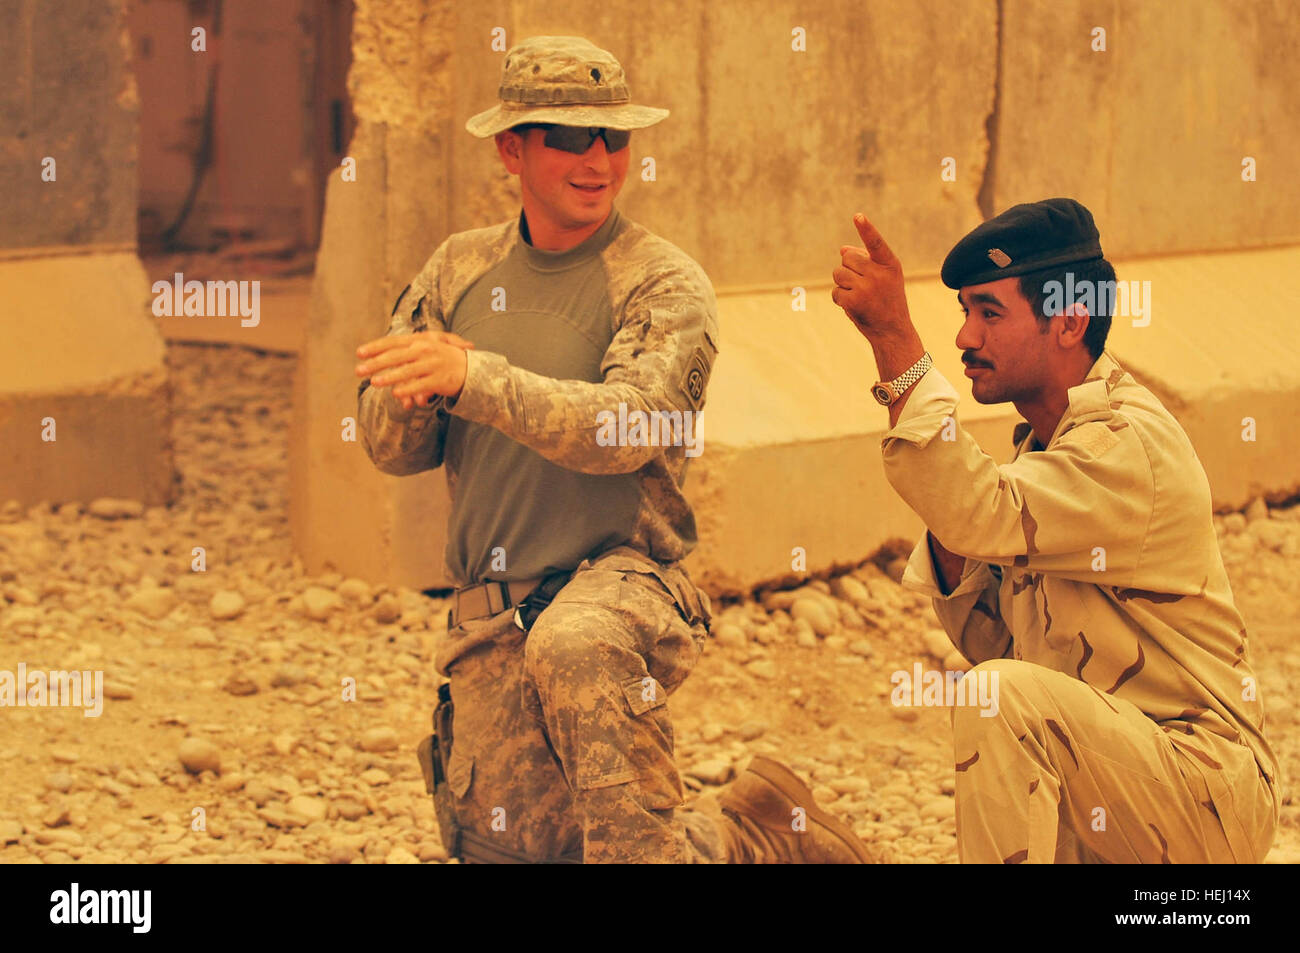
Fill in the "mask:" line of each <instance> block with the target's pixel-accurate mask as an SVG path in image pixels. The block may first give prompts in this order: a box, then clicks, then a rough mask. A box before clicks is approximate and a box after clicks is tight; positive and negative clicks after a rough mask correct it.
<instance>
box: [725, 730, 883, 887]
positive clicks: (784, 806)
mask: <svg viewBox="0 0 1300 953" xmlns="http://www.w3.org/2000/svg"><path fill="white" fill-rule="evenodd" d="M718 803H719V805H720V806H721V807H722V815H723V817H724V818H725V820H726V823H724V825H723V828H724V831H725V833H726V837H727V841H728V843H727V858H728V861H729V862H730V863H733V864H870V863H874V862H875V859H874V858H873V857H872V856H871V854H870V852H869V851H868V850H867V846H866V844H864V843H863V842H862V838H860V837H858V836H857V835H856V834H854V833H853V831H852V830H850V829H849V827H848V825H847V824H845V823H844V822H842V821H839V820H837V819H836V818H834V817H832V816H831V815H830V814H828V813H827V812H826V811H824V810H823V809H822V808H820V807H818V806H817V802H816V801H814V800H813V795H812V791H810V790H808V787H807V786H806V785H805V784H804V783H803V782H802V781H800V780H799V778H798V777H797V776H796V775H795V773H794V772H793V771H791V770H790V769H789V768H787V767H786V766H785V765H783V764H781V763H780V762H778V761H773V760H772V759H771V758H765V757H763V756H762V755H756V756H755V757H754V759H753V760H752V761H751V762H750V763H749V767H748V768H746V769H745V771H744V772H743V773H741V775H740V776H739V777H738V778H736V780H735V781H733V782H732V783H731V784H730V785H729V786H728V787H727V788H726V790H724V791H723V792H722V793H720V794H719V795H718Z"/></svg>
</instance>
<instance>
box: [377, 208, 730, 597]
mask: <svg viewBox="0 0 1300 953" xmlns="http://www.w3.org/2000/svg"><path fill="white" fill-rule="evenodd" d="M521 221H522V219H516V220H511V221H508V222H504V223H502V224H499V225H496V226H492V227H490V228H484V229H477V230H474V231H468V232H461V233H458V234H455V235H452V236H451V237H450V238H448V239H447V240H446V241H444V242H443V243H442V245H441V246H439V248H438V249H437V250H436V251H435V252H434V253H433V255H432V257H430V258H429V260H428V262H427V263H426V264H425V265H424V267H423V268H422V269H421V270H420V272H419V274H418V275H416V277H415V278H414V279H413V280H412V282H411V284H410V285H409V286H408V287H407V288H406V289H405V290H404V291H403V292H402V294H401V295H400V297H399V299H398V301H397V304H396V306H395V307H394V309H393V313H392V320H391V323H390V325H389V328H388V334H390V335H394V334H410V333H412V332H418V331H425V330H429V331H436V330H451V331H457V332H458V333H459V331H458V329H462V328H465V325H466V320H467V318H466V315H464V314H463V312H464V311H465V310H466V309H465V308H461V304H462V302H463V301H465V299H466V297H467V293H470V292H471V289H473V292H472V293H470V294H469V298H470V299H472V300H474V299H481V298H482V295H483V294H484V293H486V292H485V291H484V289H483V287H481V286H480V287H478V288H474V286H475V284H476V283H477V282H479V281H480V279H482V278H483V277H484V276H485V275H486V274H487V273H488V272H490V271H493V269H495V268H497V267H498V266H502V267H504V264H503V263H505V261H506V259H507V256H510V255H511V253H512V250H516V246H517V245H520V244H521V243H522V242H523V237H522V235H521V232H520V222H521ZM602 231H603V232H606V234H605V236H604V238H603V239H602V242H607V244H604V245H603V247H602V248H601V249H600V251H599V263H600V266H599V269H598V272H597V277H596V278H595V279H593V281H594V282H595V283H597V284H599V283H601V282H603V288H604V299H603V300H601V301H600V307H599V308H598V309H597V310H598V311H599V312H600V313H601V314H604V313H608V315H609V319H608V322H607V323H608V327H604V326H603V325H604V324H605V322H604V321H603V319H600V320H598V321H597V323H598V324H599V325H601V326H599V327H595V328H592V327H584V328H583V333H584V334H587V335H588V336H590V337H592V338H593V339H599V340H594V344H595V345H596V346H597V347H598V350H597V351H596V352H595V353H596V355H597V358H596V359H594V360H593V363H592V373H591V375H590V379H586V380H577V379H556V377H554V376H548V375H546V374H542V373H537V372H536V371H535V370H531V369H529V367H528V364H529V363H530V362H531V361H532V359H533V356H532V355H531V354H526V353H521V352H520V350H519V348H518V347H517V346H516V347H515V360H514V362H513V363H512V362H511V361H510V360H507V359H506V357H505V356H503V355H502V354H500V353H494V352H493V351H491V350H486V349H481V348H476V349H475V350H471V351H469V352H468V355H467V358H468V368H467V376H466V379H465V384H464V387H463V389H462V391H461V393H460V394H459V395H458V397H457V398H456V399H454V400H449V399H443V398H439V399H436V400H433V401H431V402H430V406H428V407H423V408H422V407H413V408H411V409H410V410H404V409H403V408H402V406H401V404H400V403H399V402H398V401H397V400H395V399H394V398H393V396H392V391H391V388H387V387H385V388H373V389H372V388H369V387H368V386H367V385H368V384H369V381H365V382H363V383H362V385H361V388H360V390H359V396H358V401H359V415H358V420H359V422H360V430H361V433H362V440H363V444H364V446H365V448H366V452H367V453H368V454H369V456H370V458H371V460H372V461H374V463H375V465H376V466H377V467H378V468H379V469H380V470H382V471H383V472H385V473H390V474H394V475H399V476H401V475H406V474H411V473H416V472H419V471H421V470H426V469H430V468H435V467H438V466H440V465H443V464H444V463H445V464H446V471H447V482H448V486H449V489H450V491H451V496H452V500H453V503H452V506H453V523H454V520H455V515H456V500H457V497H458V487H459V486H460V485H461V482H462V481H473V480H475V477H476V473H475V472H472V471H462V470H461V469H460V468H458V466H457V465H456V464H457V463H458V461H457V460H455V459H453V455H452V454H451V453H450V452H449V453H448V455H447V457H446V459H444V448H445V447H446V446H449V444H448V430H449V427H451V428H455V427H456V426H457V423H456V420H455V418H459V420H460V421H461V424H460V425H459V426H461V428H462V432H463V429H464V428H465V426H466V425H468V426H470V427H475V426H477V427H486V428H494V429H495V430H496V431H499V432H500V433H501V434H504V435H505V436H506V437H508V438H509V439H510V440H512V441H515V442H517V443H518V444H521V445H523V446H524V447H526V448H528V449H529V450H530V451H532V452H534V453H536V454H538V455H540V456H541V457H542V458H544V459H545V460H547V461H550V462H551V463H553V464H556V465H558V466H559V467H561V468H564V469H565V470H568V471H577V472H578V473H582V474H596V475H614V474H630V475H632V476H629V477H626V478H625V479H626V480H627V481H630V483H631V488H630V490H629V493H630V497H631V505H630V506H629V507H627V508H626V509H627V518H626V519H624V517H623V516H621V515H620V517H619V523H620V527H619V530H618V533H617V535H619V536H622V538H621V539H611V540H609V544H608V545H607V546H604V548H605V549H608V548H612V547H613V546H617V545H626V546H629V547H631V548H633V549H635V550H637V551H639V552H642V553H644V554H645V555H647V556H649V557H650V558H651V559H654V560H656V561H658V562H660V563H674V562H676V561H678V560H680V559H682V558H683V557H684V556H686V554H687V553H689V552H690V550H691V549H692V548H693V546H694V544H695V540H696V534H695V522H694V516H693V514H692V512H691V509H690V506H689V505H688V504H687V502H686V499H685V497H684V495H683V492H682V484H683V480H684V471H685V467H686V463H687V462H688V456H690V455H691V454H688V453H687V449H688V448H687V447H684V446H680V445H678V446H663V445H653V444H650V442H649V441H647V440H645V439H642V440H639V441H638V440H634V439H629V440H626V441H625V442H624V443H623V444H622V445H609V444H610V441H609V440H608V439H603V440H602V439H598V438H599V437H600V436H601V435H600V430H601V427H602V421H605V422H606V423H607V421H608V420H609V418H610V417H611V416H612V415H615V414H618V413H619V412H620V405H622V406H623V407H625V408H626V412H627V414H628V415H630V416H631V415H635V412H637V411H640V412H642V413H644V414H647V415H654V414H656V413H659V414H662V415H665V419H666V416H667V415H670V414H673V413H675V412H677V413H680V412H691V413H698V412H699V411H700V410H701V409H702V408H703V404H704V396H705V388H706V386H707V382H708V377H709V374H710V372H711V370H712V366H713V361H714V359H715V357H716V354H717V345H716V343H715V342H716V341H717V339H718V325H717V308H716V302H715V299H714V294H713V289H712V286H711V285H710V283H709V280H708V278H707V277H706V276H705V274H704V272H703V270H702V269H701V268H700V267H699V265H698V264H696V263H695V261H693V260H692V259H691V258H690V257H688V256H687V255H686V254H685V253H684V252H682V251H680V250H679V249H677V248H676V247H675V246H673V245H672V244H670V243H669V242H667V241H665V240H664V239H662V238H659V237H657V236H655V235H654V234H653V233H651V232H650V231H648V230H647V229H645V228H643V227H642V226H640V225H637V224H635V223H633V222H631V221H629V220H628V219H626V218H621V217H619V213H618V212H617V211H614V212H612V213H611V217H610V219H608V220H607V223H606V226H603V227H602ZM518 251H519V252H520V253H522V252H524V251H528V252H530V254H533V256H534V257H536V254H535V250H533V249H532V246H529V245H524V247H523V248H520V249H518ZM498 273H500V272H499V271H497V272H494V274H498ZM537 280H539V281H542V282H548V281H551V280H552V279H551V278H548V277H547V276H546V275H544V274H543V275H542V276H541V277H539V278H537ZM554 280H555V281H559V280H561V279H559V278H555V279H554ZM541 287H542V288H547V287H552V286H551V285H546V284H543V285H542V286H541ZM587 287H588V288H589V287H590V285H588V286H587ZM512 306H513V305H512ZM478 310H486V309H484V308H482V307H481V306H479V307H478ZM575 317H579V316H575ZM580 317H581V318H582V320H586V321H588V322H589V321H590V319H591V316H590V314H588V315H585V316H580ZM468 318H469V319H470V320H471V323H472V322H473V321H481V316H478V315H469V316H468ZM480 327H481V324H480ZM499 327H500V328H501V329H502V330H499V331H498V333H500V334H505V335H506V336H507V337H506V338H505V339H504V340H503V344H515V345H517V341H515V340H514V338H513V336H512V335H513V330H512V327H511V326H508V325H502V326H499ZM519 327H522V325H520V326H519ZM464 336H465V337H469V338H470V339H471V340H474V339H475V337H476V336H477V332H476V331H474V330H466V333H465V334H464ZM501 349H503V350H504V349H506V348H505V347H504V346H503V347H502V348H501ZM599 349H603V358H599V357H598V355H599V352H600V351H599ZM539 360H540V359H539ZM596 363H598V364H599V369H598V371H596V370H595V364H596ZM538 366H541V365H540V364H539V365H538ZM602 414H603V416H602ZM652 419H653V418H652ZM606 429H607V433H608V429H609V428H608V427H607V428H606ZM696 452H698V450H697V451H696ZM562 477H564V474H560V473H555V474H553V476H552V478H551V479H550V480H549V482H548V481H545V480H543V481H541V483H540V485H541V486H542V487H543V488H546V487H548V486H550V485H552V484H554V483H555V482H556V479H558V478H562ZM484 478H486V477H484ZM496 478H499V476H497V477H496ZM466 485H468V483H467V484H466ZM566 485H567V484H566ZM588 485H590V486H599V485H600V484H599V482H598V481H592V482H590V483H589V484H588ZM629 493H625V494H624V497H627V496H628V495H629ZM519 495H520V494H518V493H516V495H515V498H512V500H511V502H513V503H519V500H518V496H519ZM524 495H527V494H524ZM536 495H537V496H544V495H546V494H545V493H543V492H538V493H537V494H536ZM570 495H573V491H572V490H571V491H570ZM551 502H552V503H553V502H554V501H553V500H552V501H551ZM519 505H533V506H535V507H537V508H539V509H537V510H536V511H535V514H536V516H537V517H538V518H539V519H542V518H544V517H545V513H544V512H542V511H541V510H540V508H541V507H544V506H546V505H547V501H546V500H541V499H539V500H537V501H536V502H535V503H533V504H526V503H519ZM570 505H572V501H570ZM483 508H485V507H482V506H481V507H480V509H483ZM620 512H622V511H620ZM518 522H521V523H525V522H527V521H526V520H524V519H519V520H518ZM624 523H625V524H626V525H622V524H624ZM551 535H563V534H562V533H559V534H551ZM451 550H452V547H451V545H450V544H449V547H448V552H449V569H450V570H451V572H452V575H453V577H454V578H457V579H458V581H459V582H461V583H462V584H467V583H471V582H478V581H480V578H481V577H483V576H484V573H483V572H481V571H480V570H479V569H478V568H476V566H478V563H476V562H475V560H474V559H466V560H465V561H464V562H465V563H466V565H462V566H456V565H451V559H450V553H451ZM595 555H596V553H581V554H577V555H576V557H575V554H572V553H566V554H564V555H563V557H562V558H557V561H561V562H565V563H569V565H566V566H564V567H562V568H569V569H571V568H573V566H575V565H576V564H577V562H578V561H580V559H581V558H583V557H587V556H592V557H594V556H595ZM489 578H516V576H512V575H511V574H509V573H494V574H492V575H491V576H490V577H489Z"/></svg>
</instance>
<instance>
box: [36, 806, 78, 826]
mask: <svg viewBox="0 0 1300 953" xmlns="http://www.w3.org/2000/svg"><path fill="white" fill-rule="evenodd" d="M71 820H72V811H71V810H70V809H69V808H68V805H66V804H62V803H60V804H52V805H50V807H49V809H48V810H47V811H46V812H45V813H44V814H42V815H41V823H42V824H44V825H45V826H46V827H63V826H64V825H65V824H67V823H68V822H69V821H71Z"/></svg>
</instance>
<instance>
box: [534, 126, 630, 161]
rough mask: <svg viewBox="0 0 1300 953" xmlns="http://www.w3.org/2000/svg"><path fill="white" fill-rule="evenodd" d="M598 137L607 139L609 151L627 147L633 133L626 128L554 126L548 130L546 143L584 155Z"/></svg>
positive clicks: (551, 146)
mask: <svg viewBox="0 0 1300 953" xmlns="http://www.w3.org/2000/svg"><path fill="white" fill-rule="evenodd" d="M598 138H603V139H604V140H605V148H606V150H607V151H609V152H618V151H619V150H620V149H625V148H627V144H628V142H629V140H631V138H632V133H631V132H629V131H628V130H626V129H599V128H588V127H586V126H552V127H551V128H550V129H548V130H547V131H546V140H545V141H546V145H547V146H548V147H549V148H551V149H561V150H563V151H564V152H572V153H573V154H574V155H578V156H580V155H583V154H585V153H586V151H587V150H588V149H590V148H591V147H592V145H593V144H594V143H595V142H596V140H597V139H598Z"/></svg>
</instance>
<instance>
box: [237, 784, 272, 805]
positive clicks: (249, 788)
mask: <svg viewBox="0 0 1300 953" xmlns="http://www.w3.org/2000/svg"><path fill="white" fill-rule="evenodd" d="M244 795H245V796H246V797H248V798H249V799H250V800H251V801H252V802H253V804H254V805H256V806H257V807H262V806H263V805H265V804H266V802H267V801H269V800H271V798H273V797H275V791H273V790H272V789H271V787H270V785H268V784H266V783H265V782H263V781H261V780H259V779H257V778H253V779H252V780H251V781H248V782H247V783H245V784H244Z"/></svg>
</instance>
